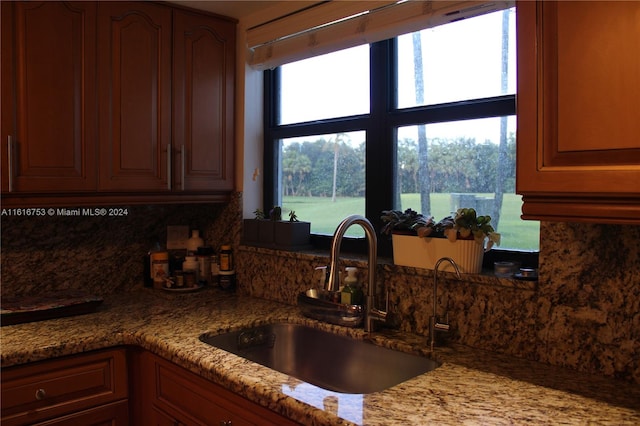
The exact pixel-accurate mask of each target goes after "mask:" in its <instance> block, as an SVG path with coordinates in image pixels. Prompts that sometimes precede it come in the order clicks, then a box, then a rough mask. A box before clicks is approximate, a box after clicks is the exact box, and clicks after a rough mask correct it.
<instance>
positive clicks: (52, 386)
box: [2, 349, 128, 426]
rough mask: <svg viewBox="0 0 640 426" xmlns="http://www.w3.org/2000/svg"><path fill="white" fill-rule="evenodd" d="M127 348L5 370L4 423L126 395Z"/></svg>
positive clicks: (52, 414) (74, 409) (45, 416)
mask: <svg viewBox="0 0 640 426" xmlns="http://www.w3.org/2000/svg"><path fill="white" fill-rule="evenodd" d="M127 386H128V385H127V367H126V353H125V350H124V349H117V350H109V351H103V352H96V353H91V354H88V355H87V354H83V355H78V356H73V357H68V358H63V359H59V360H53V361H45V362H40V363H36V364H31V365H26V366H18V367H11V368H7V369H4V370H3V371H2V424H3V425H4V426H10V425H20V424H32V423H34V422H38V421H43V420H46V419H50V418H53V417H59V416H62V415H65V414H69V413H75V412H78V411H80V410H84V409H87V408H91V407H96V406H98V405H102V404H106V403H109V402H112V401H117V400H119V399H124V398H126V397H127V394H128V388H127Z"/></svg>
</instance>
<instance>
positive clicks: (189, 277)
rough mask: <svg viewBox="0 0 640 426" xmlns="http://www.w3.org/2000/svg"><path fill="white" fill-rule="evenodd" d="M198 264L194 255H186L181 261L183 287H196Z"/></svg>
mask: <svg viewBox="0 0 640 426" xmlns="http://www.w3.org/2000/svg"><path fill="white" fill-rule="evenodd" d="M199 272H200V265H199V264H198V260H197V259H196V257H195V256H187V257H185V258H184V262H183V263H182V274H183V275H184V286H185V287H196V286H197V285H198V281H199Z"/></svg>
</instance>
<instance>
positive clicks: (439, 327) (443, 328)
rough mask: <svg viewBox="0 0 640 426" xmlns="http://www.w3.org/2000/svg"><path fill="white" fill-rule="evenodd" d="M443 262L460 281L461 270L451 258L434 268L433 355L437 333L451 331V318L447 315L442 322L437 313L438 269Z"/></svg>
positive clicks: (430, 336) (431, 343)
mask: <svg viewBox="0 0 640 426" xmlns="http://www.w3.org/2000/svg"><path fill="white" fill-rule="evenodd" d="M442 262H449V263H450V264H451V266H453V269H454V270H455V272H456V277H457V278H458V279H460V269H459V268H458V265H457V264H456V262H455V261H454V260H453V259H451V258H450V257H443V258H440V259H438V261H437V262H436V265H435V266H434V268H433V316H432V317H431V319H430V321H429V339H430V346H431V353H432V354H433V346H434V344H435V341H436V332H438V331H439V332H448V331H449V318H448V314H447V318H446V319H445V322H440V321H439V319H438V313H437V311H436V301H437V297H438V268H440V264H441V263H442Z"/></svg>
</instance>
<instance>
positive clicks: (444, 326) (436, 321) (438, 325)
mask: <svg viewBox="0 0 640 426" xmlns="http://www.w3.org/2000/svg"><path fill="white" fill-rule="evenodd" d="M441 321H442V317H435V318H433V328H434V329H435V330H437V331H445V332H446V331H449V329H450V328H451V326H450V325H449V312H447V313H446V314H444V322H441Z"/></svg>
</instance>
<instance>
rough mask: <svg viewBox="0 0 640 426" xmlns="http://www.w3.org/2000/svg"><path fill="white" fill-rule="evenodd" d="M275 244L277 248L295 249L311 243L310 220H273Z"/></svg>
mask: <svg viewBox="0 0 640 426" xmlns="http://www.w3.org/2000/svg"><path fill="white" fill-rule="evenodd" d="M274 223H275V230H274V233H275V241H274V242H275V246H276V248H279V249H287V250H295V249H301V248H304V247H307V246H309V245H310V244H311V223H310V222H287V221H282V222H274Z"/></svg>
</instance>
